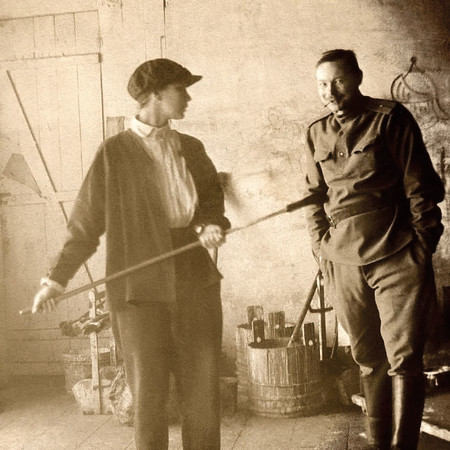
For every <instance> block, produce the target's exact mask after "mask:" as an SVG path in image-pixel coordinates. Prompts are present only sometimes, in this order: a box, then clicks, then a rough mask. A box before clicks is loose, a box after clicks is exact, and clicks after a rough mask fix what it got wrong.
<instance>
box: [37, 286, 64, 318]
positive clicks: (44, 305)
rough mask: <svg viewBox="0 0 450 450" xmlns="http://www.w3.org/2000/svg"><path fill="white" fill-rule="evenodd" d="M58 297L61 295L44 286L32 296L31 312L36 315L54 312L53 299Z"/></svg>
mask: <svg viewBox="0 0 450 450" xmlns="http://www.w3.org/2000/svg"><path fill="white" fill-rule="evenodd" d="M58 295H61V292H59V291H58V290H57V289H55V288H53V287H51V286H47V285H45V284H44V285H43V286H41V288H40V289H39V291H38V292H37V293H36V295H35V296H34V300H33V306H32V308H31V312H32V313H33V314H36V313H42V312H46V313H47V312H51V311H54V310H55V309H56V302H55V297H58Z"/></svg>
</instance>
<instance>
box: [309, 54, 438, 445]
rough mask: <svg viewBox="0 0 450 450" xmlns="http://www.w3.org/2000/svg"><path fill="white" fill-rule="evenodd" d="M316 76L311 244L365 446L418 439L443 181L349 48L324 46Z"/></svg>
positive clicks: (412, 125) (404, 113)
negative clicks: (355, 374) (371, 89)
mask: <svg viewBox="0 0 450 450" xmlns="http://www.w3.org/2000/svg"><path fill="white" fill-rule="evenodd" d="M316 77H317V86H318V93H319V97H320V99H321V101H322V103H323V104H324V105H325V106H326V107H327V108H328V110H329V112H328V114H326V115H325V116H324V117H322V118H320V119H318V120H316V121H314V122H313V123H312V124H311V125H310V126H309V128H308V132H307V151H306V154H307V175H306V195H307V197H309V198H310V199H311V200H314V205H313V206H311V207H308V210H307V221H308V228H309V232H310V235H311V238H312V248H313V253H314V255H315V257H316V258H317V260H318V261H319V264H320V266H321V269H322V272H323V274H324V277H325V283H326V287H327V289H328V290H329V291H330V294H331V292H332V293H333V295H332V296H331V295H330V298H334V303H335V304H334V307H335V310H336V314H337V316H338V319H339V320H340V322H341V324H342V326H343V327H344V329H345V330H346V332H347V333H348V335H349V337H350V343H351V348H352V354H353V357H354V359H355V361H356V362H357V363H358V364H359V366H360V371H361V381H362V386H363V391H364V396H365V400H366V405H367V424H368V439H369V444H370V446H369V448H379V449H388V448H398V449H415V448H416V447H417V442H418V438H419V431H420V424H421V418H422V411H423V405H424V395H425V394H424V388H425V385H424V376H423V366H422V357H423V351H424V345H425V340H426V328H427V322H428V319H429V316H430V312H431V311H432V309H433V307H434V305H435V300H436V289H435V283H434V275H433V268H432V253H433V252H434V251H435V250H436V246H437V244H438V241H439V238H440V236H441V234H442V232H443V226H442V224H441V212H440V209H439V208H438V206H437V203H439V202H441V201H442V200H443V198H444V188H443V184H442V182H441V180H440V178H439V177H438V175H437V174H436V172H435V171H434V169H433V166H432V163H431V161H430V157H429V155H428V153H427V151H426V148H425V146H424V143H423V140H422V136H421V133H420V130H419V127H418V125H417V123H416V122H415V120H414V119H413V117H412V116H411V114H410V113H409V112H408V110H407V109H406V108H404V107H403V106H402V105H401V104H398V103H395V102H393V101H387V100H378V99H373V98H370V97H366V96H363V95H362V94H361V92H360V90H359V86H360V84H361V82H362V72H361V70H360V68H359V66H358V62H357V59H356V56H355V54H354V53H353V51H351V50H341V49H337V50H331V51H328V52H325V53H324V54H323V55H322V57H321V58H320V59H319V61H318V63H317V65H316ZM391 427H392V431H391ZM391 445H392V447H391Z"/></svg>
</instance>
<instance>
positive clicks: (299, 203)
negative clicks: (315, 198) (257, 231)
mask: <svg viewBox="0 0 450 450" xmlns="http://www.w3.org/2000/svg"><path fill="white" fill-rule="evenodd" d="M312 203H313V202H312V200H311V199H310V198H305V199H302V200H299V201H297V202H294V203H289V204H288V205H286V206H285V207H284V208H282V209H280V210H278V211H275V212H273V213H271V214H267V215H266V216H263V217H260V218H258V219H255V220H253V221H251V222H249V223H247V224H246V225H244V226H241V227H236V228H231V229H229V230H228V231H227V232H226V234H227V235H229V234H232V233H235V232H236V231H241V230H244V229H246V228H249V227H251V226H253V225H256V224H258V223H260V222H263V221H265V220H268V219H271V218H273V217H276V216H278V215H280V214H284V213H287V212H292V211H295V210H297V209H300V208H303V207H304V206H308V205H310V204H312ZM200 246H201V243H200V241H196V242H192V243H190V244H188V245H185V246H183V247H179V248H177V249H175V250H172V251H170V252H167V253H164V254H163V255H159V256H156V257H155V258H151V259H149V260H146V261H143V262H141V263H139V264H136V265H134V266H131V267H128V268H127V269H124V270H121V271H119V272H117V273H114V274H112V275H108V276H106V277H104V278H100V279H99V280H96V281H93V282H91V283H89V284H86V285H84V286H80V287H79V288H77V289H73V290H72V291H68V292H65V293H64V294H62V295H60V296H58V297H56V298H55V299H54V300H55V303H59V302H60V301H61V300H65V299H67V298H70V297H73V296H74V295H77V294H81V293H82V292H86V291H88V290H89V289H92V288H94V287H96V286H98V285H100V284H105V283H108V282H110V281H113V280H117V279H118V278H122V277H125V276H127V275H129V274H130V273H132V272H136V271H138V270H140V269H143V268H144V267H148V266H151V265H152V264H156V263H159V262H161V261H165V260H166V259H169V258H173V257H174V256H177V255H179V254H181V253H184V252H187V251H188V250H192V249H193V248H196V247H200ZM19 314H20V315H24V314H31V308H26V309H22V310H20V311H19Z"/></svg>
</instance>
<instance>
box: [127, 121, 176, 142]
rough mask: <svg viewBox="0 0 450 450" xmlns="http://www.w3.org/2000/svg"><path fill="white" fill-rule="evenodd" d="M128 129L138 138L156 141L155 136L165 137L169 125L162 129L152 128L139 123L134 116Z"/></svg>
mask: <svg viewBox="0 0 450 450" xmlns="http://www.w3.org/2000/svg"><path fill="white" fill-rule="evenodd" d="M130 128H131V130H132V131H134V132H135V133H136V134H137V135H138V136H140V137H145V138H153V139H156V137H157V136H162V137H166V136H167V134H168V132H169V131H170V125H169V123H167V124H166V125H164V126H163V127H153V126H152V125H149V124H148V123H144V122H141V121H140V120H139V119H138V118H137V117H136V116H134V117H133V118H132V119H131V121H130Z"/></svg>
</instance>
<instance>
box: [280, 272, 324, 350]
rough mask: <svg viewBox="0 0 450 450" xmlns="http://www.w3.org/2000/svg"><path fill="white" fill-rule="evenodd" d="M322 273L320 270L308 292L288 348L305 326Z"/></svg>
mask: <svg viewBox="0 0 450 450" xmlns="http://www.w3.org/2000/svg"><path fill="white" fill-rule="evenodd" d="M320 273H321V272H320V269H319V271H318V272H317V275H316V276H315V277H314V281H313V284H312V285H311V288H310V290H309V292H308V296H307V297H306V301H305V303H304V305H303V308H302V310H301V312H300V316H299V318H298V320H297V323H296V324H295V328H294V331H293V332H292V335H291V338H290V339H289V342H288V345H287V346H288V347H290V346H291V345H292V344H293V343H294V339H295V338H296V336H297V333H298V330H299V329H300V327H301V326H302V325H303V321H304V320H305V317H306V313H307V312H308V309H309V306H310V305H311V302H312V299H313V297H314V293H315V292H316V289H317V281H316V280H317V277H318V276H319V275H320Z"/></svg>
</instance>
